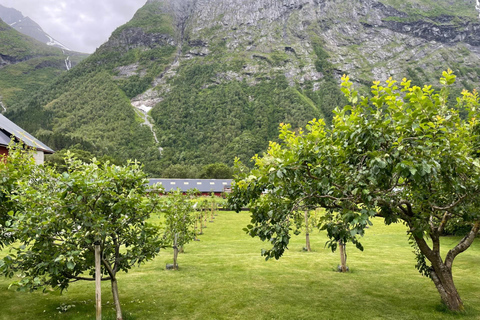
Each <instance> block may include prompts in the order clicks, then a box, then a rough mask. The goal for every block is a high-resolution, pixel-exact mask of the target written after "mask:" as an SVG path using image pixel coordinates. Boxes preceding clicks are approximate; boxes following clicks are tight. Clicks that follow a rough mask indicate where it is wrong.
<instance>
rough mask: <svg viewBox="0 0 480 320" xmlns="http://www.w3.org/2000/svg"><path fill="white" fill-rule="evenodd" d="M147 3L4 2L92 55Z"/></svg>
mask: <svg viewBox="0 0 480 320" xmlns="http://www.w3.org/2000/svg"><path fill="white" fill-rule="evenodd" d="M146 2H147V0H0V4H2V5H3V6H5V7H9V8H15V9H17V10H19V11H21V12H22V14H23V15H24V16H28V17H30V18H31V19H32V20H34V21H35V22H37V23H38V24H39V25H40V26H41V27H42V29H43V30H44V31H45V32H46V33H48V34H49V35H50V36H52V37H53V38H55V40H57V41H59V42H61V43H62V44H64V45H65V46H67V47H68V48H70V49H71V50H74V51H80V52H86V53H92V52H93V51H95V49H96V48H98V47H99V46H100V45H102V44H103V43H104V42H105V41H107V40H108V37H110V34H111V33H112V31H113V30H115V29H116V28H117V27H119V26H121V25H122V24H124V23H125V22H127V21H129V20H130V19H131V18H132V17H133V15H134V14H135V12H136V11H137V10H138V9H139V8H140V7H142V6H143V5H144V4H145V3H146Z"/></svg>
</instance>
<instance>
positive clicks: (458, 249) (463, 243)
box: [445, 221, 480, 268]
mask: <svg viewBox="0 0 480 320" xmlns="http://www.w3.org/2000/svg"><path fill="white" fill-rule="evenodd" d="M479 231H480V221H477V222H475V224H474V225H473V227H472V229H471V230H470V232H469V233H468V234H467V235H466V236H465V237H463V239H462V240H460V242H459V243H458V244H457V245H456V246H455V248H453V249H452V250H450V251H449V252H448V254H447V257H446V258H445V264H446V265H447V266H448V267H449V268H451V267H452V265H453V260H454V259H455V257H456V256H457V255H459V254H460V253H462V252H463V251H465V250H467V249H468V248H469V247H470V245H471V244H472V243H473V241H474V240H475V237H476V236H477V234H478V232H479Z"/></svg>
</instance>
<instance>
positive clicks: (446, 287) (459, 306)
mask: <svg viewBox="0 0 480 320" xmlns="http://www.w3.org/2000/svg"><path fill="white" fill-rule="evenodd" d="M432 269H433V270H431V271H430V276H431V277H432V280H433V283H434V284H435V287H436V288H437V290H438V293H439V294H440V297H441V299H442V302H443V303H444V304H445V305H446V306H447V308H448V309H449V310H452V311H464V310H465V308H464V307H463V302H462V299H460V295H459V294H458V291H457V288H455V284H454V283H453V277H452V270H450V269H449V268H447V267H446V266H445V265H443V266H439V267H437V268H432ZM435 269H440V270H435Z"/></svg>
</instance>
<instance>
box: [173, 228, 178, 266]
mask: <svg viewBox="0 0 480 320" xmlns="http://www.w3.org/2000/svg"><path fill="white" fill-rule="evenodd" d="M177 257H178V246H177V235H176V234H175V240H174V242H173V270H177V269H178V268H177Z"/></svg>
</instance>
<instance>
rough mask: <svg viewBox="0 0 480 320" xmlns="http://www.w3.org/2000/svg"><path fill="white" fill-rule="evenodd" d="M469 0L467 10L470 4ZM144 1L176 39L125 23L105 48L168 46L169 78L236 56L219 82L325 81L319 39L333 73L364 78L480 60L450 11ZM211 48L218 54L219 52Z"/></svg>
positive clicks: (316, 3)
mask: <svg viewBox="0 0 480 320" xmlns="http://www.w3.org/2000/svg"><path fill="white" fill-rule="evenodd" d="M468 1H471V2H472V3H471V4H470V3H468V4H466V5H469V6H470V5H471V9H472V10H473V11H474V10H475V1H473V0H467V1H466V2H468ZM147 5H151V6H156V8H157V11H158V12H160V13H162V14H166V15H168V16H170V17H171V19H172V24H173V28H174V35H172V34H162V33H149V32H144V31H143V30H142V29H141V28H134V27H132V28H127V29H125V30H123V31H122V32H121V33H120V34H119V35H117V36H116V37H112V38H111V39H110V40H109V42H108V43H107V44H105V46H107V47H115V48H120V49H121V50H130V49H132V48H141V47H143V48H146V49H148V48H155V47H158V46H165V45H171V46H172V45H173V46H176V47H177V48H178V54H177V56H176V58H175V61H174V65H172V67H173V68H172V67H169V68H168V69H169V70H170V71H169V73H168V76H169V77H175V70H176V66H178V65H180V66H181V65H182V63H184V62H186V61H188V60H191V59H200V60H198V62H200V61H201V60H202V59H203V60H205V59H206V60H205V61H209V59H214V60H215V61H217V62H219V61H223V63H225V64H227V65H228V64H229V63H230V62H231V61H234V60H235V59H238V58H239V57H240V58H241V59H242V61H244V64H243V67H242V68H241V70H238V69H237V70H231V71H227V72H218V73H217V80H216V81H217V83H222V82H225V81H231V80H238V81H242V80H246V81H247V82H248V83H250V84H255V83H257V79H269V78H272V77H275V74H283V75H285V76H286V77H287V79H288V80H289V82H290V84H291V85H294V84H300V85H303V84H304V83H306V82H310V81H319V80H321V79H322V78H323V77H324V75H323V74H322V73H321V72H318V71H317V70H316V68H315V60H316V59H317V56H316V55H315V52H314V46H315V44H317V45H318V43H320V44H321V46H322V47H323V49H324V50H325V51H327V52H328V54H329V56H330V57H329V61H330V62H331V63H332V64H333V67H334V74H335V77H336V78H337V79H338V78H339V77H340V76H341V75H342V74H345V73H346V74H349V75H350V77H351V78H352V79H354V80H356V81H359V82H362V83H368V82H369V81H371V80H372V79H379V80H385V79H387V78H388V77H390V76H392V77H394V78H402V77H404V76H408V75H407V70H414V69H416V70H417V73H419V74H418V76H419V77H420V78H421V79H422V80H424V81H429V82H431V81H432V80H433V81H434V79H436V78H438V76H439V75H440V74H441V71H442V70H445V69H447V68H452V69H454V71H456V70H455V68H459V67H460V64H461V67H462V70H465V72H464V73H465V74H463V75H462V76H463V77H465V80H467V81H471V82H472V81H473V82H475V81H476V80H478V75H477V74H475V73H474V72H473V71H471V70H473V69H475V68H476V67H477V65H478V60H479V58H480V23H479V20H478V19H477V20H473V19H471V18H468V19H465V18H464V17H459V16H456V15H454V14H453V13H452V14H451V15H448V14H439V15H429V16H427V15H425V16H422V15H419V14H413V15H412V14H411V13H409V12H408V10H404V9H405V8H406V7H405V6H406V5H404V6H403V7H396V8H394V7H392V6H390V5H389V0H365V1H343V0H334V1H332V0H148V1H147ZM428 6H429V5H428V4H427V3H423V2H422V1H418V3H417V4H416V5H415V6H414V9H416V10H417V11H418V12H428V10H429V7H428ZM404 7H405V8H404ZM430 9H431V8H430ZM219 47H224V48H225V49H226V51H224V52H223V53H222V54H218V53H217V52H218V48H219ZM459 63H460V64H459ZM128 68H129V66H127V69H128ZM128 74H130V73H128ZM409 75H410V76H411V74H409ZM164 76H165V73H162V74H161V75H160V76H159V77H158V78H157V79H155V80H154V81H153V82H152V86H157V90H156V92H160V93H161V92H168V91H169V87H168V84H167V81H164V79H161V78H163V77H164ZM315 86H316V85H314V88H315ZM148 94H149V96H150V97H151V95H152V93H151V92H149V93H148ZM154 95H155V94H154ZM155 98H156V99H157V98H158V97H155ZM139 99H140V100H141V97H140V98H139ZM137 100H138V99H137ZM157 100H158V99H157Z"/></svg>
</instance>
